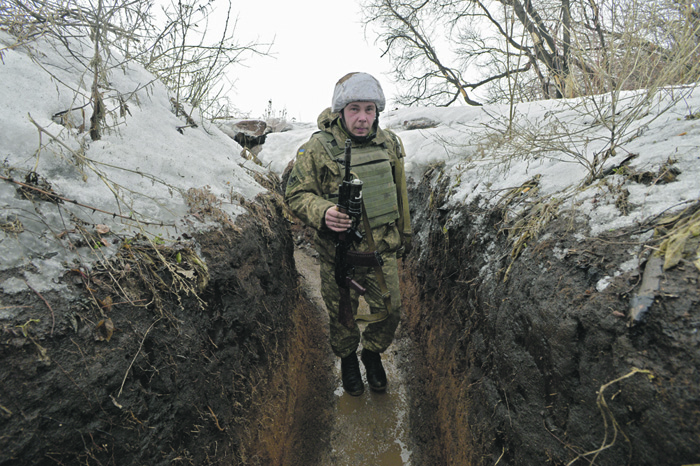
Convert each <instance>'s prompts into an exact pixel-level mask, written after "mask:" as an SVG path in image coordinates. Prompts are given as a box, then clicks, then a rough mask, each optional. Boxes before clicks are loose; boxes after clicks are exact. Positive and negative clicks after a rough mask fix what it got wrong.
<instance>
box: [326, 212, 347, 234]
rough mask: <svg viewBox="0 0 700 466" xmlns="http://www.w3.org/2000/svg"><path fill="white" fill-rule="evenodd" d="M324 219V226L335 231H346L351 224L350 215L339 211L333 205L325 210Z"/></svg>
mask: <svg viewBox="0 0 700 466" xmlns="http://www.w3.org/2000/svg"><path fill="white" fill-rule="evenodd" d="M325 220H326V226H327V227H328V228H329V229H331V230H333V231H335V232H336V233H342V232H344V231H347V229H348V228H350V227H351V226H352V221H351V220H350V216H349V215H348V214H344V213H342V212H341V211H339V210H338V207H337V206H333V207H331V208H330V209H328V210H326V218H325Z"/></svg>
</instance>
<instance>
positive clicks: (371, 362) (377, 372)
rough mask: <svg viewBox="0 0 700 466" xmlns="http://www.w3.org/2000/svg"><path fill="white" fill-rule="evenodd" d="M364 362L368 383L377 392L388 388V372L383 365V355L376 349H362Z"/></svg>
mask: <svg viewBox="0 0 700 466" xmlns="http://www.w3.org/2000/svg"><path fill="white" fill-rule="evenodd" d="M362 364H364V365H365V369H366V370H367V383H368V384H369V388H371V389H372V390H374V391H375V392H383V391H384V390H386V372H384V366H382V355H381V354H379V353H375V352H374V351H370V350H366V349H363V350H362Z"/></svg>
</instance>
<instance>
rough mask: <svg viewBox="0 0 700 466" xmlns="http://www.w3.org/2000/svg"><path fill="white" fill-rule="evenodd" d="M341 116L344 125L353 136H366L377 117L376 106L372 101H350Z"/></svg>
mask: <svg viewBox="0 0 700 466" xmlns="http://www.w3.org/2000/svg"><path fill="white" fill-rule="evenodd" d="M343 117H344V119H345V127H346V128H347V129H348V131H350V133H351V134H352V135H353V136H357V137H363V136H368V135H369V132H370V131H371V130H372V125H373V124H374V120H376V119H377V106H376V105H374V102H350V103H349V104H348V105H346V106H345V108H344V109H343Z"/></svg>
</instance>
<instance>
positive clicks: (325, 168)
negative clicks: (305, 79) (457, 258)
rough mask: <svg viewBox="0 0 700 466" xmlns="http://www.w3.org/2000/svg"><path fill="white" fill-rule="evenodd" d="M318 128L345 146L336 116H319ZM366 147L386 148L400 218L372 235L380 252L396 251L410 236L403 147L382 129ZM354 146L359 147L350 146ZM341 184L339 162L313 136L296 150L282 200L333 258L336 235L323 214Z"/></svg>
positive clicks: (328, 112) (322, 251)
mask: <svg viewBox="0 0 700 466" xmlns="http://www.w3.org/2000/svg"><path fill="white" fill-rule="evenodd" d="M318 128H319V130H320V131H324V132H326V133H330V134H332V135H333V137H334V138H335V140H336V142H337V143H338V144H339V145H340V147H344V146H345V140H346V138H347V137H348V136H347V133H346V132H345V130H344V129H343V128H342V127H341V126H340V124H339V121H338V114H337V113H331V110H330V108H327V109H326V110H324V111H323V113H321V115H320V116H319V117H318ZM366 144H375V145H382V144H383V145H385V146H386V148H387V152H388V154H389V157H390V161H391V165H392V168H393V171H394V182H395V184H396V191H397V192H396V194H397V198H398V203H399V219H398V220H397V221H396V222H391V223H390V224H387V225H380V226H377V227H376V228H373V229H372V236H373V238H374V241H375V243H376V246H377V250H378V251H379V252H381V253H385V252H394V251H399V249H400V248H401V246H402V245H403V243H404V242H405V241H410V236H411V219H410V214H409V210H408V195H407V192H406V175H405V172H404V157H405V152H404V148H403V144H402V143H401V140H400V139H399V137H398V136H396V134H394V133H393V132H392V131H389V130H383V129H381V128H377V134H376V136H375V137H374V138H373V139H372V140H371V141H369V142H368V143H366ZM353 147H358V146H357V145H356V144H353ZM341 182H342V177H341V171H340V167H339V166H338V162H337V161H335V160H333V159H332V158H331V156H330V155H329V154H328V152H327V151H326V149H325V148H324V147H323V144H322V142H321V136H320V135H319V134H318V133H314V134H313V135H312V136H311V138H310V139H309V140H308V141H307V142H306V143H305V144H303V145H302V146H301V147H300V148H299V150H298V151H297V156H296V161H295V162H294V167H293V168H292V171H291V173H290V175H289V180H288V182H287V189H286V193H285V201H286V202H287V205H289V207H290V208H291V210H292V212H293V213H294V215H296V216H297V217H298V218H299V219H300V220H301V221H302V222H304V223H305V224H306V225H308V226H311V227H313V228H314V229H315V230H316V248H317V249H318V252H319V253H320V254H323V255H325V256H326V257H333V254H334V250H335V238H336V234H335V233H334V232H332V231H331V230H330V229H328V228H327V227H326V225H325V214H326V210H328V209H329V208H331V207H333V206H334V205H335V202H334V200H337V198H334V199H333V200H332V199H331V195H332V194H337V193H338V186H339V185H340V183H341ZM357 249H358V250H360V251H362V250H367V249H368V246H367V242H366V240H363V241H362V243H360V244H359V245H358V247H357Z"/></svg>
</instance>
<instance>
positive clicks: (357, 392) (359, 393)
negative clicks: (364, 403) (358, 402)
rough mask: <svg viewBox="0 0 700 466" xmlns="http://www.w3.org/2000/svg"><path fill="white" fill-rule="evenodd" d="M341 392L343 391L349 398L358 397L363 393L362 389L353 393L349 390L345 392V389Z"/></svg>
mask: <svg viewBox="0 0 700 466" xmlns="http://www.w3.org/2000/svg"><path fill="white" fill-rule="evenodd" d="M343 390H345V393H347V394H348V395H350V396H360V395H362V394H363V393H364V392H365V389H364V388H363V389H362V390H358V391H354V392H351V391H350V390H347V389H343Z"/></svg>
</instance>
